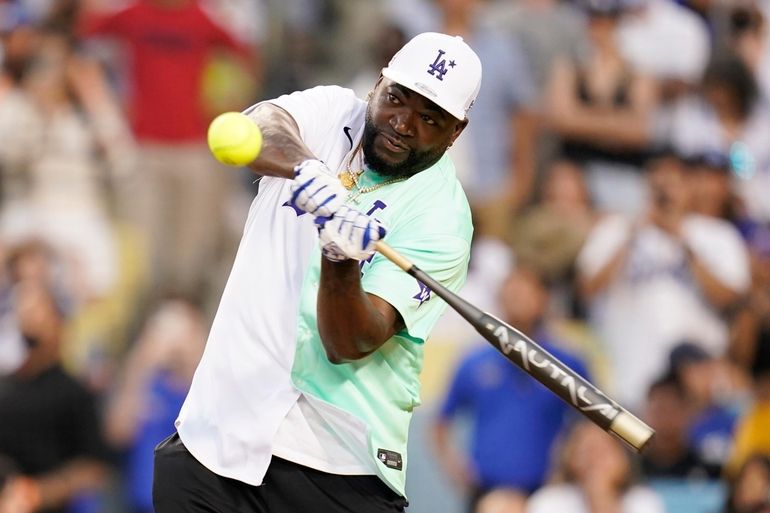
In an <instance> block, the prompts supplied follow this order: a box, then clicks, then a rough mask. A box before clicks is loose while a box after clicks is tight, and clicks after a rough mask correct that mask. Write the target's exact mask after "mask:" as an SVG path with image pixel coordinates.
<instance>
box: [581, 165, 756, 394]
mask: <svg viewBox="0 0 770 513" xmlns="http://www.w3.org/2000/svg"><path fill="white" fill-rule="evenodd" d="M647 183H648V191H649V193H648V196H649V200H648V204H647V207H646V212H644V213H643V214H640V215H637V216H636V217H635V218H631V219H629V218H624V217H621V216H608V217H606V218H605V219H603V220H601V221H600V222H599V223H598V224H597V225H596V226H595V227H594V228H593V230H592V231H591V233H590V234H589V235H588V239H587V240H586V243H585V245H584V247H583V249H582V250H581V253H580V255H579V256H578V263H577V265H578V279H579V284H580V289H581V291H582V295H583V297H584V298H585V299H586V300H587V301H588V306H589V309H590V312H589V316H590V322H591V324H592V326H593V327H594V329H595V330H596V333H597V335H598V336H599V338H600V340H601V341H602V342H603V343H604V346H605V348H606V350H607V355H608V362H609V364H610V371H611V373H612V380H611V381H612V386H613V389H614V391H615V393H616V396H617V397H619V398H620V400H621V402H624V404H628V405H630V406H631V407H638V406H640V405H641V399H642V397H641V396H640V391H642V390H646V389H647V387H648V386H649V385H650V383H651V382H652V380H653V379H654V378H655V376H658V375H660V374H662V373H663V371H664V370H665V367H666V364H667V358H668V354H669V352H670V351H671V349H672V348H673V347H674V345H675V344H677V343H678V342H680V341H681V340H688V339H689V340H693V341H697V342H698V343H699V344H701V345H702V347H704V349H706V350H707V351H709V352H710V353H711V354H712V355H714V356H721V355H723V354H724V353H725V352H726V350H727V345H728V329H727V324H726V322H725V320H724V318H723V316H722V312H724V310H725V309H726V308H729V307H731V306H734V305H735V304H736V302H737V301H738V300H739V299H740V298H741V296H742V294H744V293H745V292H746V291H747V289H748V286H749V268H748V258H747V252H746V247H745V244H744V243H743V241H742V240H741V237H740V235H739V234H738V232H737V231H736V230H735V228H733V227H732V226H731V225H729V224H728V223H726V222H725V221H722V220H720V219H714V218H710V217H703V216H699V215H696V214H691V213H690V211H689V205H690V190H689V188H688V187H687V181H686V175H685V171H684V168H683V164H682V162H681V160H680V159H679V158H677V157H676V156H674V155H671V154H662V155H659V156H658V157H656V158H655V159H653V160H651V161H650V162H649V164H648V171H647Z"/></svg>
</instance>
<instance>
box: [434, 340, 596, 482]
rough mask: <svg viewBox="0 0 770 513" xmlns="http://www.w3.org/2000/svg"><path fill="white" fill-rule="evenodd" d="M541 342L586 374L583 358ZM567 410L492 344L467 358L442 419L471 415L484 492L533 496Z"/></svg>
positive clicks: (472, 446)
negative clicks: (518, 492)
mask: <svg viewBox="0 0 770 513" xmlns="http://www.w3.org/2000/svg"><path fill="white" fill-rule="evenodd" d="M537 340H539V341H540V343H541V345H542V346H543V347H544V348H545V349H546V350H547V351H549V352H550V353H551V354H553V355H554V356H556V357H557V358H558V359H560V360H561V361H562V362H564V363H565V364H566V365H568V366H569V367H571V368H572V369H574V370H576V371H577V372H578V373H579V374H580V375H582V376H584V377H586V376H587V375H588V373H587V370H586V367H585V365H584V363H583V362H582V361H581V360H580V359H578V358H577V357H575V356H573V355H572V354H570V353H567V352H565V351H563V350H561V349H559V348H557V347H555V346H554V345H553V344H551V343H549V342H548V341H547V337H543V336H540V337H538V339H537ZM568 411H569V406H568V405H567V404H566V403H565V402H564V401H562V400H561V399H560V398H559V397H558V396H556V395H555V394H554V393H553V392H551V391H550V390H548V389H547V388H546V387H545V386H543V385H542V384H540V383H539V382H537V381H535V380H534V379H533V378H532V377H531V376H529V375H528V374H527V373H525V372H524V371H522V370H521V369H519V368H518V367H516V366H515V365H513V364H512V363H511V362H509V361H508V360H506V358H505V357H503V356H502V355H500V353H499V352H498V351H497V350H496V349H494V348H493V347H491V346H489V347H483V348H479V349H478V350H475V351H473V352H472V353H471V354H469V355H468V356H467V357H466V359H465V360H463V362H462V363H461V365H460V367H459V369H458V371H457V373H456V374H455V376H454V379H453V381H452V385H451V387H450V389H449V393H448V395H447V396H446V399H445V401H444V403H443V405H442V406H441V410H440V413H439V415H440V419H441V420H442V421H450V420H451V419H452V418H454V417H455V416H456V415H458V414H460V413H468V414H470V415H471V416H472V418H473V426H472V434H471V441H470V455H471V459H472V463H473V468H474V470H475V473H476V475H475V479H476V481H477V483H476V485H477V486H478V487H479V488H480V489H482V490H487V489H491V488H496V487H506V488H515V489H519V490H522V491H524V492H527V493H531V492H533V491H534V490H535V489H537V488H538V487H540V486H541V485H542V483H543V481H544V478H545V476H546V472H547V471H548V464H549V462H550V458H549V455H550V452H551V446H552V445H553V442H554V440H555V439H556V437H557V435H558V434H559V432H560V430H561V428H562V426H563V425H564V421H565V418H566V417H567V415H566V414H567V412H568Z"/></svg>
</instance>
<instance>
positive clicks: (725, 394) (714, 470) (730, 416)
mask: <svg viewBox="0 0 770 513" xmlns="http://www.w3.org/2000/svg"><path fill="white" fill-rule="evenodd" d="M731 372H732V369H731V365H730V364H729V363H728V362H727V360H726V359H723V358H722V359H716V358H712V357H711V356H710V355H709V354H708V353H707V352H706V351H704V350H703V348H701V347H700V346H698V345H697V344H694V343H692V342H683V343H681V344H679V345H677V346H676V347H674V349H673V350H672V351H671V354H670V355H669V370H668V374H669V375H670V376H672V377H673V379H675V380H676V381H677V382H678V383H679V384H680V385H681V388H682V391H683V392H684V394H685V401H686V403H687V408H688V409H689V410H690V422H689V425H688V428H687V432H688V434H687V439H688V445H689V446H690V448H691V449H692V451H693V452H694V453H695V454H696V455H697V457H698V460H700V461H701V462H702V463H703V464H704V466H705V468H706V471H707V473H708V475H709V476H710V477H718V476H720V475H721V473H722V467H723V466H724V465H725V464H726V463H727V459H728V457H729V456H730V451H731V450H732V444H733V435H734V431H735V422H736V419H737V416H738V408H737V407H736V406H735V404H736V403H737V402H738V398H737V397H736V396H737V392H736V390H735V388H736V387H735V386H734V385H733V384H732V383H731V381H732V380H731V378H730V374H731Z"/></svg>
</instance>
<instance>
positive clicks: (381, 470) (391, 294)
mask: <svg viewBox="0 0 770 513" xmlns="http://www.w3.org/2000/svg"><path fill="white" fill-rule="evenodd" d="M384 181H385V180H384V179H383V178H381V177H379V176H377V175H376V174H375V173H373V172H372V171H370V170H367V171H366V172H365V173H364V174H363V175H362V176H361V177H360V178H359V187H361V188H367V187H369V186H373V185H375V184H377V183H382V182H384ZM352 192H353V195H354V196H355V189H354V190H353V191H352ZM354 201H356V202H357V203H355V202H354ZM348 202H349V204H351V205H352V206H354V207H356V208H358V209H359V210H361V211H363V212H366V213H369V214H370V215H372V216H373V217H375V218H376V219H377V220H379V221H380V222H382V224H383V225H384V226H385V227H386V228H387V230H388V232H387V235H386V236H385V241H386V242H387V243H388V244H389V245H390V246H392V247H393V248H394V249H396V250H397V251H398V252H400V253H401V254H403V255H404V256H405V257H406V258H408V259H409V260H411V261H412V262H413V263H414V264H415V265H417V266H418V267H419V268H420V269H422V270H423V271H426V272H427V273H429V274H430V275H431V276H433V277H434V278H436V279H437V280H438V281H440V282H441V283H442V284H443V285H444V286H446V287H447V288H449V289H450V290H452V291H458V290H459V289H460V288H461V287H462V285H463V283H464V282H465V278H466V274H467V269H468V260H469V257H470V242H471V235H472V232H473V226H472V224H471V215H470V209H469V207H468V202H467V200H466V198H465V194H464V193H463V190H462V188H461V186H460V184H459V182H458V181H457V178H456V176H455V171H454V165H453V164H452V161H451V159H450V158H449V157H448V156H447V155H444V156H443V157H442V158H441V159H440V160H439V161H438V162H437V163H436V164H434V165H433V166H432V167H430V168H428V169H426V170H424V171H422V172H420V173H417V174H416V175H414V176H412V177H410V178H409V179H408V180H405V181H402V182H397V183H391V184H388V185H384V186H382V187H381V188H377V189H376V190H373V191H371V192H368V193H365V194H362V195H360V196H358V197H357V198H355V199H354V200H349V201H348ZM310 261H311V264H310V268H309V269H308V272H307V274H306V276H305V280H304V283H303V286H302V291H301V296H300V311H299V321H298V329H297V349H296V353H295V358H294V363H293V368H292V380H293V381H294V384H295V386H297V388H299V389H300V390H302V391H303V392H305V393H306V394H309V395H310V396H313V397H315V398H318V399H320V400H322V401H324V402H325V403H328V404H329V405H332V406H333V407H336V408H331V409H332V410H334V409H337V410H341V412H340V413H341V415H343V416H344V415H352V416H354V417H355V418H356V419H359V420H360V421H362V425H365V426H366V431H367V433H366V434H367V436H366V437H365V439H366V440H367V444H368V446H367V447H366V448H365V450H366V452H367V454H368V456H369V457H370V458H371V461H372V469H373V471H375V472H376V473H377V474H378V475H379V476H380V477H381V478H382V479H383V480H384V481H385V482H386V483H388V484H389V485H390V487H391V488H392V489H394V490H395V491H396V492H398V493H400V494H401V495H405V490H404V488H405V481H406V478H405V474H406V463H407V458H406V446H407V434H408V430H409V421H410V419H411V415H412V410H413V409H414V408H415V407H416V406H418V405H419V404H420V381H419V374H420V371H421V369H422V362H423V343H424V342H425V340H426V339H427V338H428V335H429V334H430V331H431V330H432V329H433V326H434V325H435V324H436V321H437V320H438V319H439V317H440V316H441V314H442V313H443V311H444V309H445V308H446V303H444V302H443V301H442V300H441V299H439V298H438V297H435V295H434V294H433V293H432V292H431V291H430V290H429V289H427V288H426V287H425V286H424V285H423V284H421V283H419V282H418V281H417V280H415V279H414V278H413V277H411V276H410V275H408V274H407V273H405V272H404V271H402V270H401V269H399V268H398V267H396V266H395V265H394V264H393V263H391V262H390V261H388V260H387V259H386V258H385V257H383V256H382V255H380V254H379V253H377V254H375V255H374V256H373V258H371V259H370V260H369V261H367V262H362V263H361V264H362V265H361V273H362V275H361V282H362V285H363V289H364V290H365V291H366V292H368V293H370V294H374V295H376V296H379V297H380V298H382V299H384V300H386V301H387V302H388V303H389V304H391V305H392V306H393V307H394V308H395V309H396V310H397V311H398V312H399V314H401V317H402V318H403V320H404V323H405V325H406V328H405V329H403V330H401V331H400V332H398V333H397V334H396V335H394V336H393V337H392V338H391V339H390V340H388V341H387V342H386V343H385V344H384V345H383V346H382V347H380V348H379V349H378V350H377V351H375V352H374V353H372V354H371V355H369V356H367V357H365V358H363V359H361V360H358V361H355V362H351V363H344V364H338V365H334V364H332V363H330V362H329V361H328V359H327V357H326V353H325V351H324V348H323V344H322V343H321V340H320V337H319V335H318V328H317V323H316V302H317V296H318V283H319V280H320V270H321V256H320V250H317V251H316V254H315V255H313V257H312V258H311V260H310ZM326 410H327V411H328V410H329V409H328V408H326ZM343 412H344V413H343ZM338 420H339V419H338ZM331 424H332V426H333V425H334V423H333V422H332V423H331ZM337 425H340V423H339V422H337ZM338 434H339V437H340V439H341V440H349V441H351V443H352V440H351V437H350V436H346V434H345V433H338ZM351 449H353V450H354V451H355V450H356V449H358V452H359V453H361V448H355V447H351Z"/></svg>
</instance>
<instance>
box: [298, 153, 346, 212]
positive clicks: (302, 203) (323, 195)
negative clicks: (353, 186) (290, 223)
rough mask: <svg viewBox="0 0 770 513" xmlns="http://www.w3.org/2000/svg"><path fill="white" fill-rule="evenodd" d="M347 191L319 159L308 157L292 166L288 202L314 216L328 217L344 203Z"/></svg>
mask: <svg viewBox="0 0 770 513" xmlns="http://www.w3.org/2000/svg"><path fill="white" fill-rule="evenodd" d="M347 194H348V191H347V190H345V188H344V187H343V186H342V184H341V183H340V181H339V179H338V178H337V177H336V176H334V174H333V173H332V172H331V171H330V170H329V168H328V167H327V166H326V164H324V163H323V162H321V161H320V160H315V159H310V160H306V161H304V162H303V163H302V164H300V165H298V166H297V167H295V168H294V181H293V183H292V185H291V199H290V200H289V204H290V205H291V206H293V207H295V208H297V209H299V210H301V211H303V212H307V213H308V214H312V215H314V216H316V217H325V218H330V217H332V216H334V214H335V213H336V212H337V210H338V209H339V208H340V207H341V206H342V205H344V204H345V197H346V196H347Z"/></svg>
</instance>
